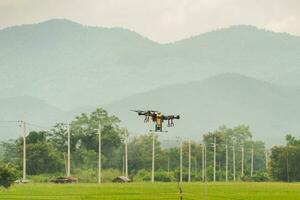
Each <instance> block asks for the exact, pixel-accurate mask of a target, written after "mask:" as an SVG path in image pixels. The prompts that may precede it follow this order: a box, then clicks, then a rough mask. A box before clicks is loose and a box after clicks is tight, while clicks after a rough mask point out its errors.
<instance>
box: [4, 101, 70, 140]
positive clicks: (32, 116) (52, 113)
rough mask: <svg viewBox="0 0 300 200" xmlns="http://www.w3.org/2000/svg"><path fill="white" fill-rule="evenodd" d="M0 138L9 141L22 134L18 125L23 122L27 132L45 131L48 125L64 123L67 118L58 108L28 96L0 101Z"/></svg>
mask: <svg viewBox="0 0 300 200" xmlns="http://www.w3.org/2000/svg"><path fill="white" fill-rule="evenodd" d="M0 110H1V112H0V121H1V122H2V123H1V125H0V138H1V140H4V139H11V138H16V137H18V136H20V135H21V134H22V130H21V128H20V127H19V123H17V122H14V121H18V120H24V121H26V122H29V123H31V124H28V127H27V130H28V131H30V130H46V129H49V128H48V127H49V126H50V125H54V124H55V123H58V122H65V120H66V119H68V116H67V115H66V114H65V113H64V112H63V111H62V110H60V109H59V108H56V107H54V106H52V105H49V104H47V103H46V102H44V101H43V100H40V99H37V98H35V97H30V96H18V97H10V98H4V99H0ZM7 121H8V122H7Z"/></svg>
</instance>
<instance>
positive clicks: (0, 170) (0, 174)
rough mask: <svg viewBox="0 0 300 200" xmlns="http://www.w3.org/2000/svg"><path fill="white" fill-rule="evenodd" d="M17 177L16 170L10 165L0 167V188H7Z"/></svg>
mask: <svg viewBox="0 0 300 200" xmlns="http://www.w3.org/2000/svg"><path fill="white" fill-rule="evenodd" d="M17 177H18V172H17V170H16V169H15V168H14V167H13V166H12V165H2V166H0V186H2V187H5V188H8V187H10V186H11V185H12V184H13V183H14V181H15V180H16V179H17Z"/></svg>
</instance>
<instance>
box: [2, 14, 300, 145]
mask: <svg viewBox="0 0 300 200" xmlns="http://www.w3.org/2000/svg"><path fill="white" fill-rule="evenodd" d="M0 44H1V45H0V69H1V74H0V83H1V85H2V87H1V88H0V92H1V93H0V107H1V108H2V109H3V111H2V113H1V114H0V117H1V119H3V120H4V119H8V118H11V119H20V118H25V119H27V118H28V119H30V120H32V121H36V122H38V123H41V124H50V123H53V122H55V121H59V120H68V119H70V118H71V116H73V115H74V114H78V112H79V111H85V110H91V109H92V108H95V107H96V106H98V105H104V106H105V107H107V109H108V110H109V111H111V112H112V113H114V114H116V115H117V116H120V118H121V119H122V120H123V121H124V126H127V127H128V128H129V129H132V131H133V132H140V131H142V130H144V129H142V128H143V124H140V123H139V121H137V120H136V116H134V115H133V114H129V113H128V111H129V110H130V109H135V108H145V109H146V108H148V107H151V108H153V109H161V110H164V111H165V112H170V113H173V112H178V114H181V113H182V114H183V118H182V120H180V121H179V122H178V126H177V127H176V130H175V129H174V132H177V133H176V134H177V135H178V134H179V133H182V132H183V131H184V130H186V131H187V132H188V133H185V134H186V137H196V135H197V134H200V133H201V132H204V131H207V130H211V129H215V128H217V127H218V126H219V125H222V124H228V125H236V124H240V123H243V124H249V125H250V126H251V128H252V129H253V130H254V132H255V133H256V136H259V137H260V138H262V139H266V140H268V139H271V140H272V141H274V142H280V141H281V142H282V141H283V138H284V136H283V135H282V134H285V133H286V132H288V131H291V132H292V133H294V134H297V133H296V132H298V127H297V116H299V115H300V114H299V113H300V112H299V109H298V108H297V102H299V95H298V94H299V89H298V88H299V87H300V81H299V79H298V77H299V75H300V68H299V64H300V37H297V36H292V35H288V34H285V33H274V32H270V31H267V30H261V29H258V28H256V27H253V26H244V25H240V26H232V27H229V28H224V29H218V30H214V31H211V32H208V33H204V34H201V35H197V36H194V37H191V38H188V39H184V40H181V41H177V42H174V43H168V44H159V43H157V42H154V41H151V40H149V39H147V38H145V37H143V36H141V35H139V34H137V33H135V32H133V31H130V30H127V29H123V28H102V27H89V26H83V25H80V24H78V23H75V22H72V21H69V20H64V19H54V20H49V21H45V22H42V23H39V24H31V25H22V26H16V27H11V28H6V29H3V30H0ZM14 105H20V107H18V106H14ZM21 105H22V106H21ZM35 105H40V106H41V107H39V106H35ZM10 111H11V112H10ZM45 113H47V114H45ZM174 134H175V133H174ZM274 134H275V135H276V136H275V135H274ZM6 135H7V134H6Z"/></svg>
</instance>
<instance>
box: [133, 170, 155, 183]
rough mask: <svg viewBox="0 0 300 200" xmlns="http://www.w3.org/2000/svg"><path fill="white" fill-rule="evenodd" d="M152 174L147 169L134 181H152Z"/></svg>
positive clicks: (138, 173)
mask: <svg viewBox="0 0 300 200" xmlns="http://www.w3.org/2000/svg"><path fill="white" fill-rule="evenodd" d="M150 177H151V173H150V172H149V171H147V170H145V169H142V170H139V171H138V172H137V174H136V175H135V176H134V181H150V180H151V178H150Z"/></svg>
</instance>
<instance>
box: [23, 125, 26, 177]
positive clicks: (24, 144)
mask: <svg viewBox="0 0 300 200" xmlns="http://www.w3.org/2000/svg"><path fill="white" fill-rule="evenodd" d="M22 125H23V180H22V181H26V122H24V121H22Z"/></svg>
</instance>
